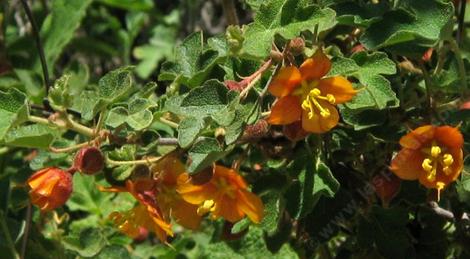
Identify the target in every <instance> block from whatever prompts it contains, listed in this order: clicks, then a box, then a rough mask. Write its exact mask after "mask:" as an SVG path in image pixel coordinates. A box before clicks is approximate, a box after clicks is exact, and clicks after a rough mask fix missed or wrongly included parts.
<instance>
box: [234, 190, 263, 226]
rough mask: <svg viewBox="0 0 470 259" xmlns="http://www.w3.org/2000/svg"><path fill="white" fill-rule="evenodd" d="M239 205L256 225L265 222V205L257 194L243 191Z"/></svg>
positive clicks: (240, 194)
mask: <svg viewBox="0 0 470 259" xmlns="http://www.w3.org/2000/svg"><path fill="white" fill-rule="evenodd" d="M237 205H238V207H239V208H240V210H241V211H243V212H244V213H246V215H247V216H248V217H249V218H250V219H251V221H253V222H254V223H260V222H261V220H263V216H264V205H263V202H262V201H261V199H260V198H259V197H258V196H256V195H255V194H253V193H251V192H249V191H247V190H241V191H240V192H239V195H238V203H237Z"/></svg>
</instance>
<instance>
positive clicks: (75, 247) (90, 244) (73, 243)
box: [63, 227, 106, 257]
mask: <svg viewBox="0 0 470 259" xmlns="http://www.w3.org/2000/svg"><path fill="white" fill-rule="evenodd" d="M63 244H64V246H65V248H67V249H69V250H72V251H75V252H77V253H78V254H80V255H81V256H84V257H92V256H95V255H96V254H98V253H99V252H100V251H101V249H103V247H104V246H105V245H106V239H105V237H104V235H103V233H102V232H101V230H100V229H97V228H93V227H88V228H85V229H82V230H81V231H80V233H78V234H75V233H72V235H69V236H67V237H66V238H64V240H63Z"/></svg>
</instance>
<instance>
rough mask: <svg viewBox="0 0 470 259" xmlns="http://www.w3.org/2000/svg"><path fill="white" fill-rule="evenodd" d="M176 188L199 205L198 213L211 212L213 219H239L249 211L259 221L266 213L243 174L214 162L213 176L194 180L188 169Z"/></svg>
mask: <svg viewBox="0 0 470 259" xmlns="http://www.w3.org/2000/svg"><path fill="white" fill-rule="evenodd" d="M177 191H178V193H180V194H181V196H182V197H183V199H184V200H185V201H187V202H189V203H191V204H194V205H198V206H199V209H198V214H199V215H204V214H206V213H208V212H210V213H211V218H212V219H218V218H220V217H223V218H224V219H226V220H227V221H230V222H237V221H239V220H241V219H242V218H244V217H245V215H246V216H248V218H250V219H251V221H253V222H255V223H260V222H261V220H262V219H263V216H264V206H263V203H262V201H261V199H260V198H259V197H258V196H256V195H255V194H253V193H251V192H250V191H248V186H247V184H246V182H245V181H244V180H243V178H242V177H241V176H240V175H239V174H238V173H237V172H236V171H235V170H233V169H230V168H226V167H223V166H217V165H215V166H214V167H213V175H212V178H211V180H210V181H209V182H207V183H205V184H202V185H194V184H192V183H191V182H190V179H189V175H188V174H187V173H184V174H181V175H180V176H179V177H178V187H177Z"/></svg>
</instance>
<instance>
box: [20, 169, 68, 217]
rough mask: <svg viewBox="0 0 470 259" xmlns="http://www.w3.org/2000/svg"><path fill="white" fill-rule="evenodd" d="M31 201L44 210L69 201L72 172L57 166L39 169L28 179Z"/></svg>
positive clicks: (52, 208)
mask: <svg viewBox="0 0 470 259" xmlns="http://www.w3.org/2000/svg"><path fill="white" fill-rule="evenodd" d="M27 184H28V186H29V187H30V188H31V190H30V191H29V197H30V199H31V203H32V204H34V205H36V206H38V207H39V208H40V209H41V210H42V211H50V210H54V209H56V208H58V207H60V206H62V205H64V204H65V202H67V200H68V199H69V197H70V194H72V190H73V183H72V174H70V173H69V172H67V171H64V170H62V169H59V168H56V167H48V168H45V169H42V170H39V171H37V172H36V173H34V174H33V175H31V177H29V179H28V181H27Z"/></svg>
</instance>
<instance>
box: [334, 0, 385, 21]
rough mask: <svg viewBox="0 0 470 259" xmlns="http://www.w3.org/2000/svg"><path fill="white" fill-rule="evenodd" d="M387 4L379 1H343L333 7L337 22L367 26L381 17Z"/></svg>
mask: <svg viewBox="0 0 470 259" xmlns="http://www.w3.org/2000/svg"><path fill="white" fill-rule="evenodd" d="M388 5H389V4H388V3H386V2H379V3H378V4H377V3H370V2H369V3H365V4H359V3H354V2H344V3H339V4H337V5H335V6H334V9H335V11H336V15H337V18H336V20H337V21H338V23H339V24H344V25H349V26H362V27H368V26H370V25H371V24H372V23H374V22H376V21H378V20H380V19H381V17H382V15H383V14H384V13H385V11H387V10H388V8H389V7H388Z"/></svg>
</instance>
